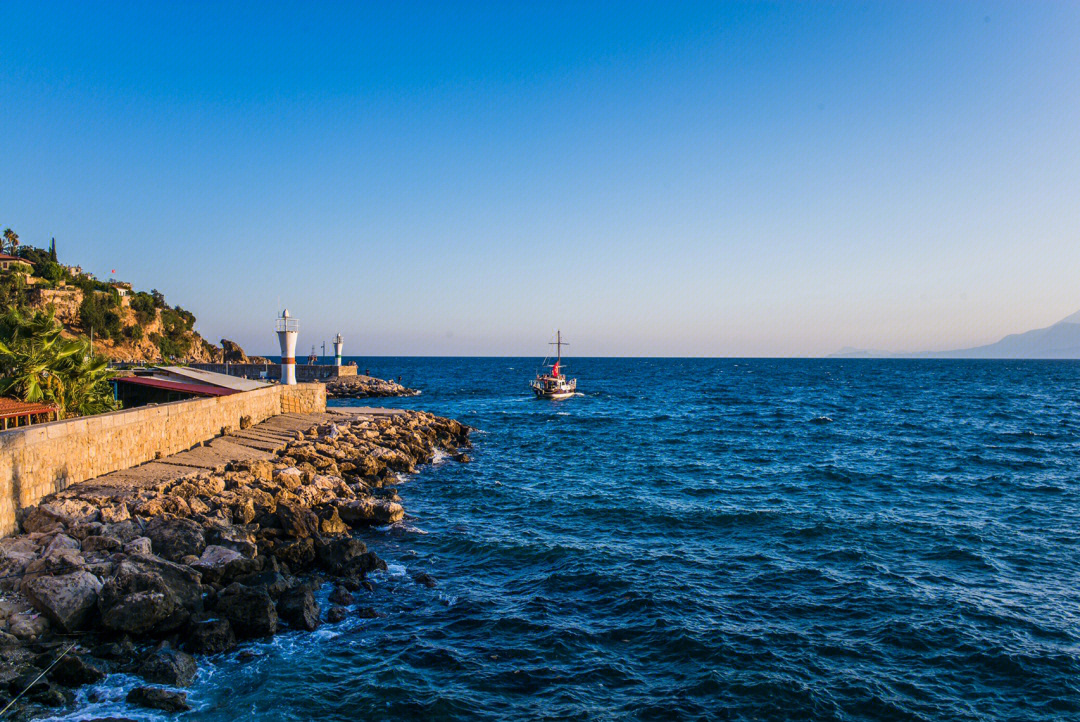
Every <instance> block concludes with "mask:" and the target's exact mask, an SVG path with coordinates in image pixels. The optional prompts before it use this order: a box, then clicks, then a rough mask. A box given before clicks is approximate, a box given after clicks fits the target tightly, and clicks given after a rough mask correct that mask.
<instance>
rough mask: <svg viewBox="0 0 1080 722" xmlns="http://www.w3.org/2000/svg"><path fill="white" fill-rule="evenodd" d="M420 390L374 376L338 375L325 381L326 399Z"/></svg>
mask: <svg viewBox="0 0 1080 722" xmlns="http://www.w3.org/2000/svg"><path fill="white" fill-rule="evenodd" d="M419 395H420V392H419V391H417V390H416V389H410V388H407V387H405V386H402V385H401V384H399V383H397V382H394V381H388V380H386V379H377V378H375V377H374V376H339V377H338V378H335V379H331V380H329V381H327V382H326V398H328V399H364V398H376V397H390V396H419Z"/></svg>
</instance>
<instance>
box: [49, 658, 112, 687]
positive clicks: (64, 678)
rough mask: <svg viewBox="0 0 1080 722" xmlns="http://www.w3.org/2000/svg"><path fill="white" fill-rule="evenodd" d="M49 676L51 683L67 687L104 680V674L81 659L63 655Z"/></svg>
mask: <svg viewBox="0 0 1080 722" xmlns="http://www.w3.org/2000/svg"><path fill="white" fill-rule="evenodd" d="M49 676H50V677H52V679H53V681H55V682H57V683H59V684H62V685H65V686H67V687H79V686H82V685H84V684H94V683H95V682H100V681H101V680H103V679H105V673H104V672H102V671H101V670H100V669H98V668H97V667H95V666H94V665H92V664H89V663H88V662H87V661H86V660H84V659H83V658H82V657H79V656H76V655H74V654H65V655H64V656H63V657H61V658H60V659H59V660H58V661H57V662H56V664H55V665H54V666H53V668H52V671H51V672H49Z"/></svg>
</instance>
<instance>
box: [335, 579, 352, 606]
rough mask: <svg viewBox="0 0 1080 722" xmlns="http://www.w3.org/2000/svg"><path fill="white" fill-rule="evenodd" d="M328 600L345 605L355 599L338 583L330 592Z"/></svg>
mask: <svg viewBox="0 0 1080 722" xmlns="http://www.w3.org/2000/svg"><path fill="white" fill-rule="evenodd" d="M330 601H331V602H332V603H334V604H340V605H342V606H346V607H347V606H349V605H350V604H352V603H353V602H354V601H355V600H354V599H353V595H352V594H351V593H350V592H349V590H348V589H346V588H345V587H344V586H342V585H340V584H339V585H337V586H335V587H334V591H332V592H330Z"/></svg>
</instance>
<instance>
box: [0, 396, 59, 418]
mask: <svg viewBox="0 0 1080 722" xmlns="http://www.w3.org/2000/svg"><path fill="white" fill-rule="evenodd" d="M54 411H56V405H55V404H43V403H39V402H33V403H30V402H26V401H19V400H18V399H8V398H2V397H0V417H4V416H22V415H23V414H46V413H52V412H54Z"/></svg>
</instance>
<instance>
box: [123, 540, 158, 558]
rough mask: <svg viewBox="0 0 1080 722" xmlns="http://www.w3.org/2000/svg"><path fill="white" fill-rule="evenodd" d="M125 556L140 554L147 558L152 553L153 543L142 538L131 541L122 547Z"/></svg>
mask: <svg viewBox="0 0 1080 722" xmlns="http://www.w3.org/2000/svg"><path fill="white" fill-rule="evenodd" d="M124 553H125V554H142V555H146V556H149V555H150V554H153V553H154V546H153V543H152V542H151V541H150V540H149V539H148V538H147V537H144V536H141V537H137V538H135V539H132V540H131V541H129V542H128V543H127V544H125V545H124Z"/></svg>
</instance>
